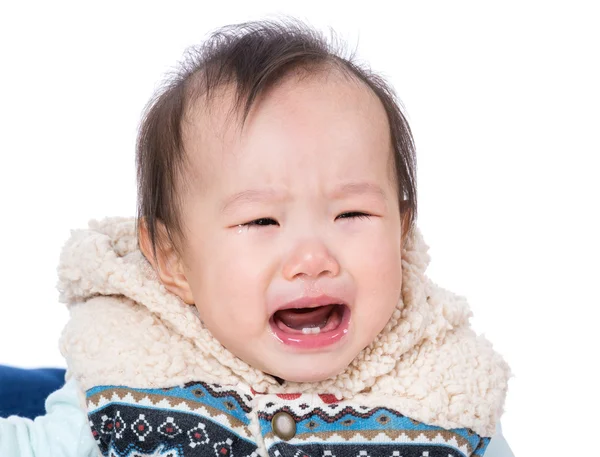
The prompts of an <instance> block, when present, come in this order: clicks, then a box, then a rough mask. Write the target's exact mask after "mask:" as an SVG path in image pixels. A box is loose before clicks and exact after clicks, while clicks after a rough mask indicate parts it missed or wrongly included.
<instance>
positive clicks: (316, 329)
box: [302, 327, 321, 335]
mask: <svg viewBox="0 0 600 457" xmlns="http://www.w3.org/2000/svg"><path fill="white" fill-rule="evenodd" d="M302 333H304V334H305V335H310V334H311V333H312V334H317V333H321V328H320V327H307V328H303V329H302Z"/></svg>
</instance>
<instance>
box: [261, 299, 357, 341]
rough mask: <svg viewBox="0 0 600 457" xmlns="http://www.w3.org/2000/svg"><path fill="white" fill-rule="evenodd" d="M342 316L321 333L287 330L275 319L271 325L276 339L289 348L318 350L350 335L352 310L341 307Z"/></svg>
mask: <svg viewBox="0 0 600 457" xmlns="http://www.w3.org/2000/svg"><path fill="white" fill-rule="evenodd" d="M340 314H341V316H340V317H339V319H337V320H338V322H337V323H336V324H334V325H331V323H328V325H326V326H325V327H323V329H321V331H319V333H303V332H301V331H298V330H293V329H289V328H288V329H286V327H285V325H281V324H280V325H278V323H277V322H276V321H275V318H274V317H271V319H270V321H269V325H270V326H271V331H272V333H273V335H274V336H275V338H277V340H279V341H280V342H282V343H284V344H286V345H288V346H292V347H294V348H297V349H318V348H323V347H326V346H329V345H332V344H334V343H336V342H338V341H339V340H341V339H342V338H343V337H344V335H346V334H347V333H348V328H349V325H350V308H348V306H346V305H341V306H340Z"/></svg>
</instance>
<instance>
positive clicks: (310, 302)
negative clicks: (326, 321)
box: [273, 294, 348, 314]
mask: <svg viewBox="0 0 600 457" xmlns="http://www.w3.org/2000/svg"><path fill="white" fill-rule="evenodd" d="M347 304H348V303H347V302H346V300H344V299H342V298H339V297H334V296H331V295H326V294H321V295H316V296H303V297H300V298H297V299H295V300H292V301H288V302H286V303H281V304H280V305H279V306H276V307H275V310H274V312H273V314H274V313H276V312H277V311H281V310H284V309H292V308H316V307H318V306H327V305H347Z"/></svg>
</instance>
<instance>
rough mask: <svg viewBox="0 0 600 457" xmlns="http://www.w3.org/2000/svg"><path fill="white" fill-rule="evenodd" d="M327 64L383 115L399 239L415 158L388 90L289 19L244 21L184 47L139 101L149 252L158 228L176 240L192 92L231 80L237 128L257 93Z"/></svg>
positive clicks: (409, 217)
mask: <svg viewBox="0 0 600 457" xmlns="http://www.w3.org/2000/svg"><path fill="white" fill-rule="evenodd" d="M330 69H335V70H338V71H340V72H341V73H342V74H344V75H345V76H348V77H350V78H353V79H354V80H357V81H359V82H362V83H364V84H365V85H366V86H367V87H369V88H370V89H371V90H372V91H373V92H374V93H375V95H376V96H377V97H378V98H379V100H380V101H381V103H382V104H383V106H384V108H385V111H386V113H387V117H388V121H389V125H390V135H391V143H392V147H393V149H394V154H393V161H394V167H395V178H396V182H397V187H398V196H399V201H400V212H401V215H402V223H403V238H405V237H406V236H408V234H409V233H410V231H412V229H413V226H414V222H415V220H416V215H417V189H416V157H415V148H414V142H413V137H412V133H411V130H410V127H409V125H408V122H407V121H406V118H405V117H404V115H403V113H402V110H401V109H400V104H399V102H398V100H397V98H396V95H395V93H394V91H393V89H392V88H391V87H390V86H389V85H388V84H387V83H386V81H385V80H384V79H383V78H382V77H380V76H379V75H376V74H374V73H373V72H372V71H371V70H370V69H368V68H365V67H363V66H361V65H359V64H358V63H357V62H355V60H354V55H353V54H352V55H350V56H349V57H343V49H342V46H340V45H339V43H337V41H336V39H335V35H334V33H333V32H332V40H331V41H328V40H327V39H326V38H325V37H324V35H323V34H322V33H321V32H319V31H317V30H315V29H313V28H311V27H310V26H308V25H307V24H305V23H303V22H301V21H298V20H296V19H293V18H283V19H278V20H262V21H255V22H245V23H242V24H235V25H229V26H225V27H222V28H220V29H218V30H217V31H215V32H213V33H212V34H211V35H210V36H209V38H208V39H207V40H206V41H205V42H204V43H202V44H201V45H199V46H194V47H191V48H189V49H188V50H187V51H186V55H185V58H184V60H183V62H182V63H181V65H180V66H179V68H178V70H177V71H176V72H175V73H174V74H173V75H171V76H170V77H169V78H168V79H167V81H166V82H165V84H164V85H163V87H162V88H161V89H160V90H159V91H158V92H157V93H156V95H155V96H154V97H153V99H152V100H151V101H150V102H149V104H148V106H147V107H146V111H145V114H144V116H143V118H142V122H141V125H140V129H139V134H138V139H137V146H136V165H137V180H138V210H137V219H138V233H139V227H140V225H139V223H140V222H142V221H143V223H144V224H145V226H146V230H147V231H148V236H149V239H150V243H151V247H152V252H153V254H154V256H156V247H157V242H160V240H161V236H162V235H163V233H162V232H159V227H158V223H159V222H160V223H162V225H163V226H164V228H165V230H166V234H164V235H166V236H168V238H169V240H171V242H172V244H173V245H174V246H175V247H176V246H177V244H178V243H176V242H174V240H176V239H177V240H181V239H183V237H182V234H183V230H182V229H183V227H182V224H181V219H180V211H179V208H180V198H179V197H178V192H177V180H178V179H180V178H181V177H183V176H185V173H184V171H185V169H186V168H185V164H186V161H187V157H186V154H185V150H184V144H183V133H182V121H183V120H184V118H185V115H186V112H187V110H189V109H190V106H192V105H193V104H194V103H195V102H196V101H197V100H199V98H200V96H204V97H205V100H206V103H209V101H210V94H211V93H214V92H215V91H216V89H221V88H224V87H227V86H232V87H233V89H234V91H235V103H234V107H233V109H234V110H236V111H238V112H240V113H241V114H242V116H241V125H242V126H243V124H244V122H245V120H246V118H247V116H248V114H249V112H250V110H251V108H252V107H253V105H254V104H255V103H256V101H257V98H258V97H259V96H260V95H261V94H264V93H265V92H266V91H267V90H268V89H270V88H272V87H274V86H275V85H276V84H277V83H279V82H281V81H282V80H283V79H284V78H285V77H286V76H289V75H290V74H300V73H302V74H306V75H311V74H316V73H317V72H320V71H326V70H330Z"/></svg>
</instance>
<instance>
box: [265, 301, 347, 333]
mask: <svg viewBox="0 0 600 457" xmlns="http://www.w3.org/2000/svg"><path fill="white" fill-rule="evenodd" d="M334 306H336V305H327V306H319V307H318V308H302V309H285V310H282V311H277V312H276V313H275V318H276V319H279V320H280V321H281V322H283V323H284V324H285V325H286V326H288V327H289V328H292V329H295V330H302V329H303V328H313V327H319V328H322V327H325V325H326V324H327V319H329V315H330V314H331V312H332V311H333V308H334Z"/></svg>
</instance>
